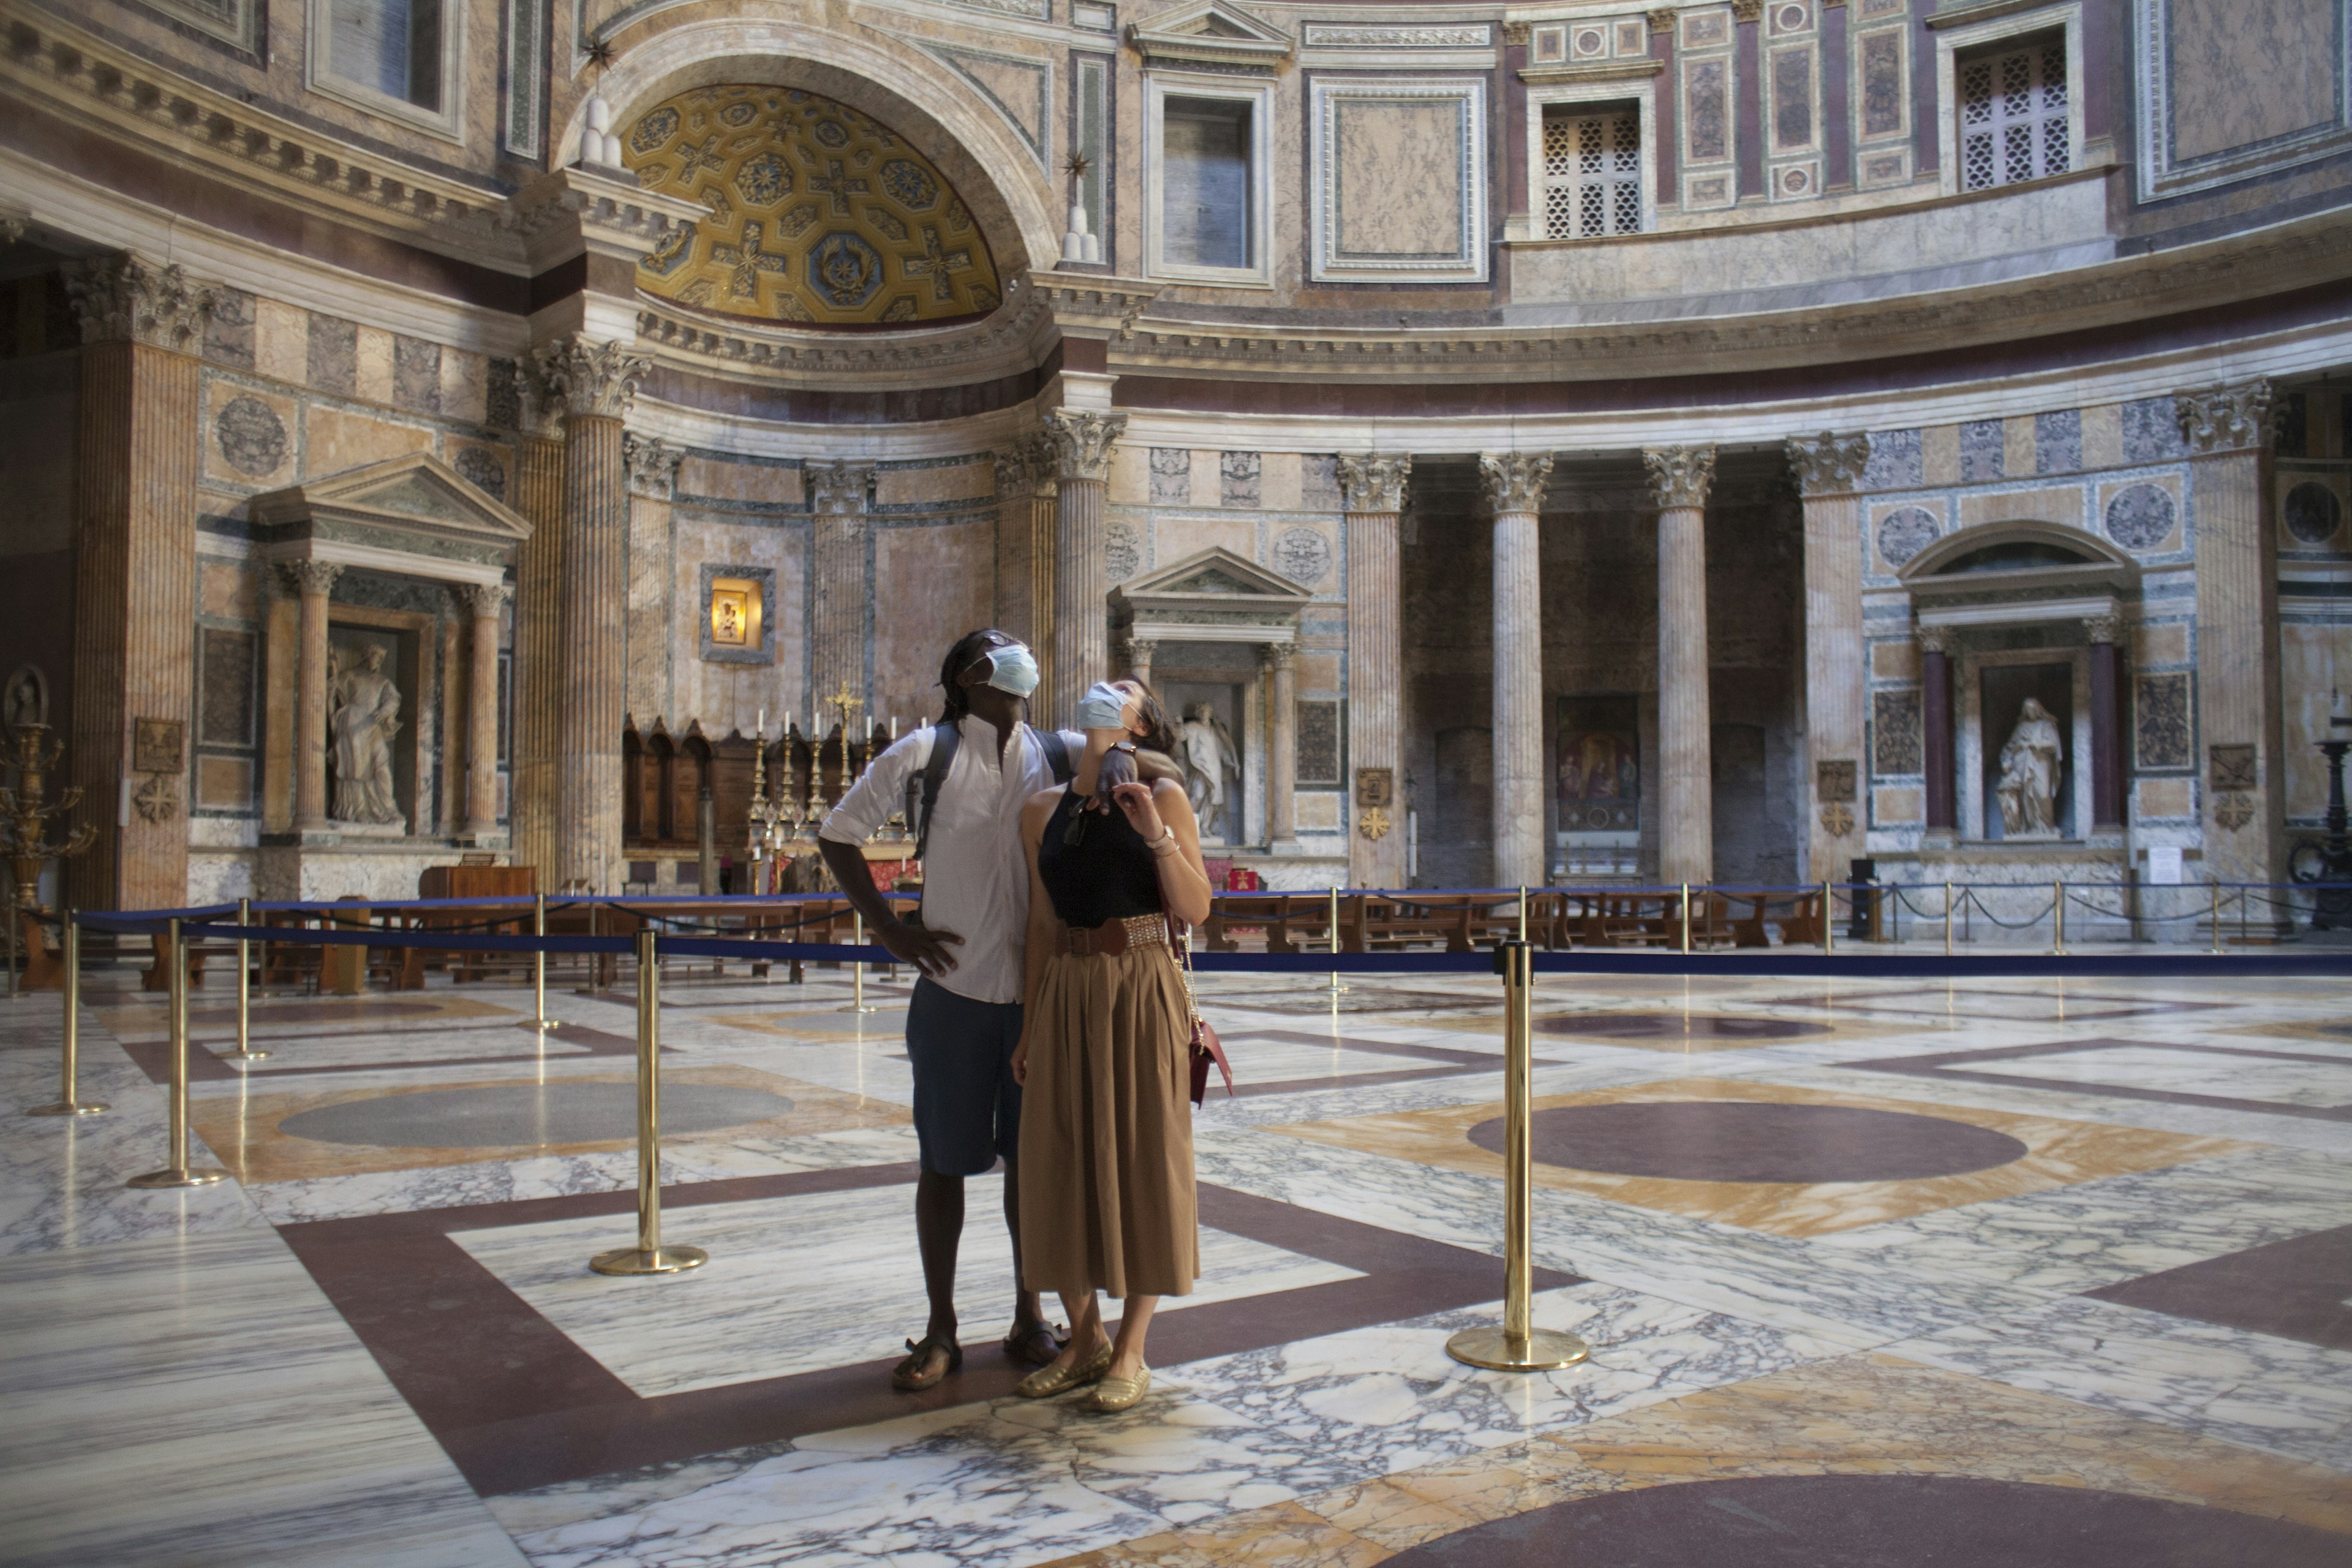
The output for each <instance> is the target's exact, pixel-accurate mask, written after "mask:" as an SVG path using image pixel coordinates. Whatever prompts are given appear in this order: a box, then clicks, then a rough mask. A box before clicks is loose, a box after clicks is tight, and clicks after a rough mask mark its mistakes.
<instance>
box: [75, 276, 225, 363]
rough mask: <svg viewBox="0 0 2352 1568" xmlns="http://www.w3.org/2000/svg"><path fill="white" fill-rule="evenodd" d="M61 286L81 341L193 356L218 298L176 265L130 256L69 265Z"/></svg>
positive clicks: (202, 338) (202, 337) (212, 291)
mask: <svg viewBox="0 0 2352 1568" xmlns="http://www.w3.org/2000/svg"><path fill="white" fill-rule="evenodd" d="M65 284H66V298H67V300H68V302H69V303H70V304H71V305H72V307H73V313H74V315H75V317H76V319H77V320H79V321H80V322H81V341H82V342H86V343H114V342H126V341H127V342H137V343H144V344H146V345H147V346H148V347H150V348H158V349H178V350H182V351H188V352H193V351H194V349H196V348H197V347H198V346H199V345H200V344H201V343H202V342H203V341H204V335H205V321H207V320H208V319H209V318H210V317H211V315H212V313H213V310H214V307H215V305H216V304H217V303H218V301H219V299H220V296H219V295H218V294H217V293H215V291H214V290H212V289H206V288H203V287H201V286H199V285H196V284H193V283H191V282H189V281H188V279H187V275H186V274H185V273H184V272H182V271H181V270H180V269H179V268H177V267H176V266H173V267H154V266H151V265H149V264H148V263H147V262H145V261H143V260H142V259H141V258H138V257H136V256H130V255H123V256H101V257H97V258H92V259H90V260H88V261H77V262H72V263H69V264H68V266H67V267H66V268H65Z"/></svg>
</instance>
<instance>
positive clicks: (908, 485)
mask: <svg viewBox="0 0 2352 1568" xmlns="http://www.w3.org/2000/svg"><path fill="white" fill-rule="evenodd" d="M995 493H996V470H995V468H994V466H993V465H992V464H990V463H986V462H980V461H971V462H958V463H941V464H933V465H929V466H926V467H923V468H883V469H881V470H879V471H878V472H877V473H876V474H875V476H874V504H875V505H877V506H919V505H922V504H925V503H928V502H938V501H956V500H987V499H990V498H992V497H993V496H994V495H995Z"/></svg>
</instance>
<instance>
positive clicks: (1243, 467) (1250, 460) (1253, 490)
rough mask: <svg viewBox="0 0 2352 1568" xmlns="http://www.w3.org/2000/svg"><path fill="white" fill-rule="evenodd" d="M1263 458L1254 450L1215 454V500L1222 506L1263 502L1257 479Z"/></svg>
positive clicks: (1261, 472) (1245, 505)
mask: <svg viewBox="0 0 2352 1568" xmlns="http://www.w3.org/2000/svg"><path fill="white" fill-rule="evenodd" d="M1264 468H1265V459H1264V458H1261V457H1260V456H1259V455H1258V454H1257V453H1255V452H1220V453H1219V454H1217V500H1218V503H1219V504H1220V505H1222V506H1231V507H1255V506H1259V505H1262V504H1264V503H1263V501H1262V500H1261V496H1262V493H1263V492H1262V491H1261V489H1260V488H1259V481H1260V479H1261V477H1262V475H1263V472H1264Z"/></svg>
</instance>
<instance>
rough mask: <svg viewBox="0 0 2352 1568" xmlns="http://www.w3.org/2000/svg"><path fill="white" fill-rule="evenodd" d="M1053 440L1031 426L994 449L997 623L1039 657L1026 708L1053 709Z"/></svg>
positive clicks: (1034, 712) (1056, 484)
mask: <svg viewBox="0 0 2352 1568" xmlns="http://www.w3.org/2000/svg"><path fill="white" fill-rule="evenodd" d="M1059 488H1060V480H1059V479H1057V478H1056V477H1055V460H1054V444H1053V443H1052V442H1051V441H1049V440H1047V439H1046V438H1045V435H1044V433H1043V432H1039V431H1032V432H1030V433H1029V434H1028V435H1026V436H1024V437H1020V438H1019V439H1018V440H1016V441H1014V442H1013V444H1012V445H1011V446H1009V447H1005V448H1004V449H1003V450H1002V451H1000V452H998V453H997V454H996V627H997V629H998V630H999V631H1001V632H1003V633H1004V634H1006V635H1007V636H1008V637H1019V638H1020V639H1021V640H1022V641H1023V642H1024V643H1027V644H1028V645H1029V650H1030V652H1032V653H1034V654H1035V655H1036V656H1037V674H1038V682H1037V689H1036V690H1035V691H1034V692H1033V693H1031V694H1030V698H1029V711H1030V714H1031V716H1032V717H1033V718H1034V719H1035V721H1037V722H1038V723H1041V724H1042V723H1044V722H1045V719H1046V716H1047V715H1048V714H1050V713H1052V712H1053V711H1054V695H1053V693H1054V686H1053V671H1054V510H1055V509H1054V498H1055V491H1056V490H1057V489H1059Z"/></svg>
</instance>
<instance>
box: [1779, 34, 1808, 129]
mask: <svg viewBox="0 0 2352 1568" xmlns="http://www.w3.org/2000/svg"><path fill="white" fill-rule="evenodd" d="M1812 145H1813V52H1812V49H1811V47H1809V46H1808V47H1793V48H1786V49H1775V50H1774V51H1773V52H1772V151H1773V152H1775V153H1800V152H1803V151H1805V150H1806V149H1808V148H1810V147H1811V146H1812Z"/></svg>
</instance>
